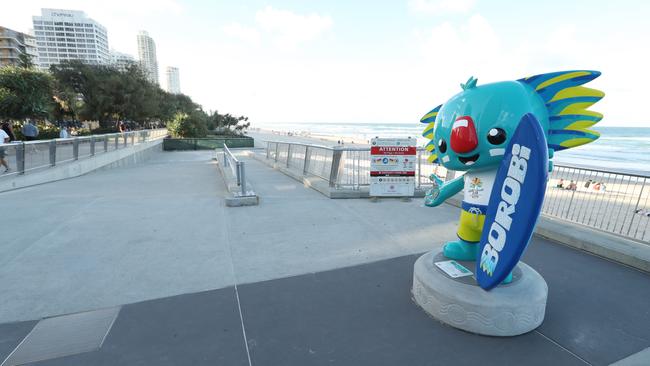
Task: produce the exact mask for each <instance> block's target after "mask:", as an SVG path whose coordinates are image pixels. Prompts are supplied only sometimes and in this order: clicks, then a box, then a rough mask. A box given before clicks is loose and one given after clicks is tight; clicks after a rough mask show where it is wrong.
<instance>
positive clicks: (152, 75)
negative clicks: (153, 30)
mask: <svg viewBox="0 0 650 366" xmlns="http://www.w3.org/2000/svg"><path fill="white" fill-rule="evenodd" d="M138 57H139V60H140V65H142V69H143V70H144V71H145V73H146V74H147V77H148V78H149V80H151V82H152V83H156V84H158V83H159V82H158V59H157V58H156V42H154V41H153V38H151V37H149V33H147V32H146V31H140V32H138Z"/></svg>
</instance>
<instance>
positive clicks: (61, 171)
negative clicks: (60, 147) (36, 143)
mask: <svg viewBox="0 0 650 366" xmlns="http://www.w3.org/2000/svg"><path fill="white" fill-rule="evenodd" d="M161 151H162V139H160V140H155V141H149V142H144V143H141V144H138V145H133V146H129V147H126V148H122V149H119V150H115V151H109V152H106V153H102V154H98V155H95V156H92V157H89V158H82V159H79V160H77V161H72V162H68V163H64V164H61V165H57V166H54V167H50V168H43V170H39V171H33V172H27V173H25V174H20V175H13V176H8V177H0V192H5V191H10V190H13V189H19V188H24V187H29V186H34V185H37V184H43V183H48V182H54V181H57V180H62V179H68V178H73V177H78V176H80V175H84V174H86V173H89V172H92V171H93V170H97V169H110V168H115V167H121V166H128V165H133V164H137V163H141V162H143V161H145V160H147V159H148V158H149V157H151V155H152V154H155V153H159V152H161Z"/></svg>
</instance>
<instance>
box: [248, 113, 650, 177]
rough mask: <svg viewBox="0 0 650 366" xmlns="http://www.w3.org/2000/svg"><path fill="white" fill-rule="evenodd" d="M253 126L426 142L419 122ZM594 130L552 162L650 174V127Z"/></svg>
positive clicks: (360, 140)
mask: <svg viewBox="0 0 650 366" xmlns="http://www.w3.org/2000/svg"><path fill="white" fill-rule="evenodd" d="M253 127H258V128H262V129H265V130H275V131H284V132H291V133H293V134H296V135H309V136H330V137H341V138H345V139H346V140H353V141H355V143H361V144H364V143H367V142H368V141H369V140H370V139H371V138H373V137H375V136H379V137H408V136H411V137H415V138H417V139H418V145H423V144H424V143H426V140H425V139H424V138H422V137H421V133H422V129H423V128H424V125H423V124H420V123H412V124H408V123H269V124H263V125H255V126H253ZM594 130H596V131H599V132H600V134H601V136H600V138H599V139H598V140H596V141H595V142H593V143H591V144H587V145H583V146H580V147H577V148H573V149H568V150H564V151H560V152H558V153H557V154H555V158H554V159H553V161H554V162H555V163H556V164H562V163H565V164H573V165H579V166H585V167H592V168H597V169H603V170H616V171H625V172H632V173H639V174H643V175H650V128H648V127H595V128H594Z"/></svg>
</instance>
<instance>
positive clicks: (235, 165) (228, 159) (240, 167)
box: [223, 143, 252, 197]
mask: <svg viewBox="0 0 650 366" xmlns="http://www.w3.org/2000/svg"><path fill="white" fill-rule="evenodd" d="M223 166H224V168H228V167H230V171H231V172H232V175H233V177H234V178H235V180H236V182H237V186H238V187H239V188H240V192H238V195H239V196H241V197H245V196H250V195H252V193H251V192H249V191H248V190H247V189H246V168H245V166H244V162H243V161H239V160H238V159H237V158H236V157H235V155H233V153H232V152H231V151H230V149H229V148H228V146H227V145H226V144H225V143H224V144H223Z"/></svg>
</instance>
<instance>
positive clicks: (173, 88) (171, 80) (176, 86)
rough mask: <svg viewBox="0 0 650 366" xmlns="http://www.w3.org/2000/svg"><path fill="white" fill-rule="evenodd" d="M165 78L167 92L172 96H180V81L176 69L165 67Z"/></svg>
mask: <svg viewBox="0 0 650 366" xmlns="http://www.w3.org/2000/svg"><path fill="white" fill-rule="evenodd" d="M165 76H166V79H167V91H168V92H169V93H173V94H180V92H181V79H180V75H179V73H178V67H173V66H167V68H166V69H165Z"/></svg>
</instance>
